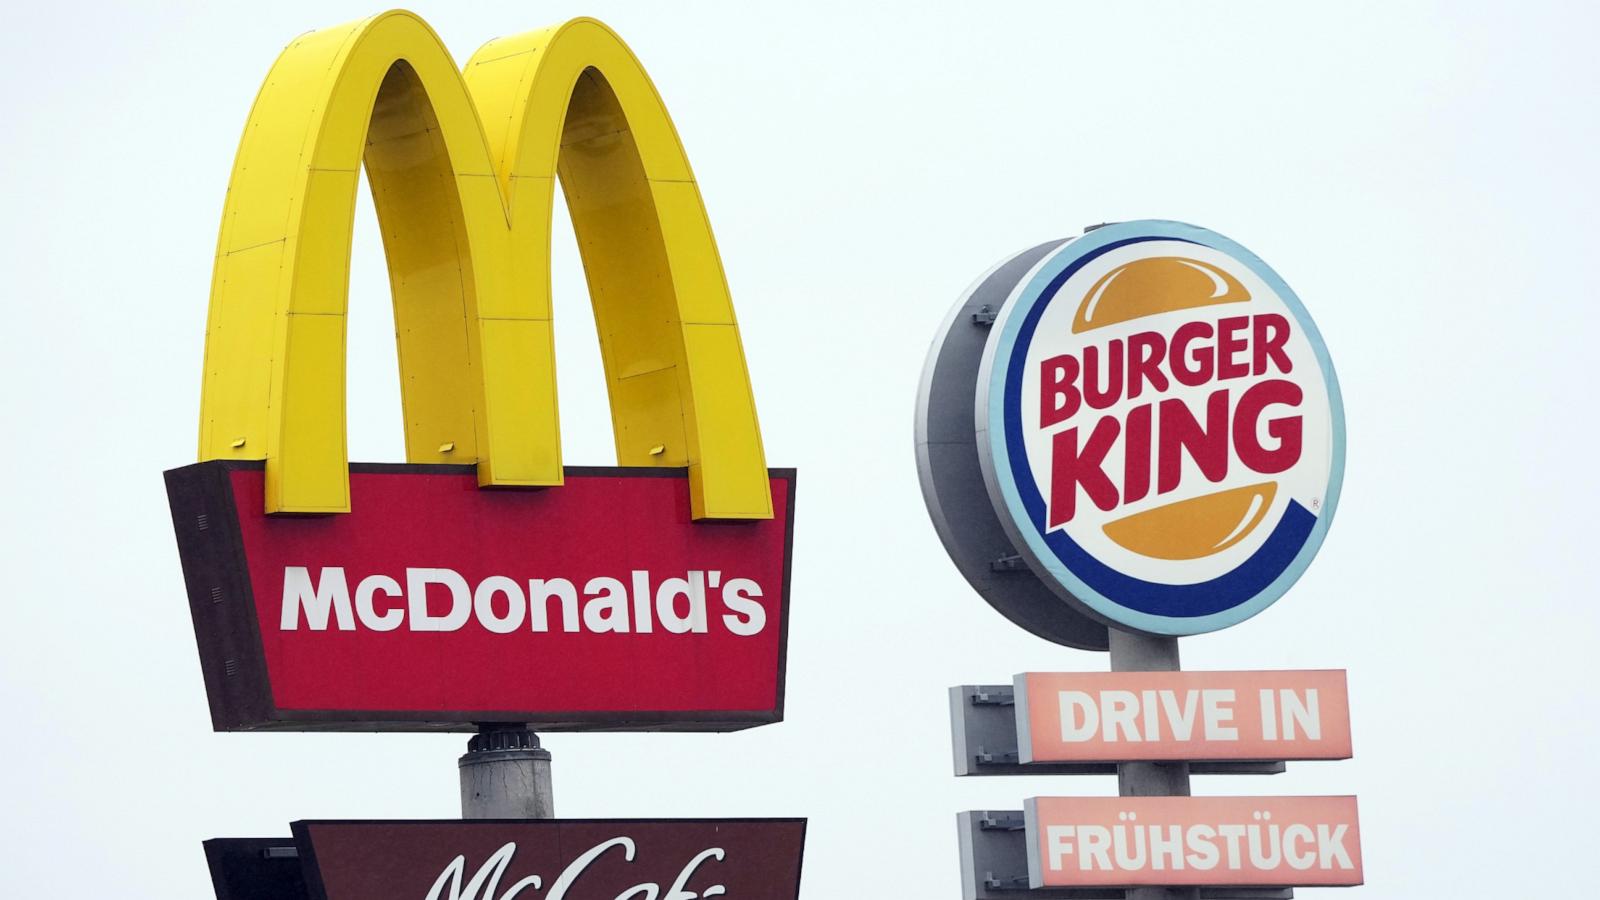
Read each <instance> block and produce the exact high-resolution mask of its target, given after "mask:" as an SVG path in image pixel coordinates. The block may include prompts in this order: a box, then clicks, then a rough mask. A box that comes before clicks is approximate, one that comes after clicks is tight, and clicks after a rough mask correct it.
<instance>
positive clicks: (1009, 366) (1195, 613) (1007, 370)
mask: <svg viewBox="0 0 1600 900" xmlns="http://www.w3.org/2000/svg"><path fill="white" fill-rule="evenodd" d="M1154 240H1175V241H1183V242H1187V243H1192V244H1198V245H1200V246H1204V247H1210V248H1213V249H1216V250H1219V251H1222V252H1223V253H1227V254H1228V255H1230V256H1232V257H1233V258H1234V259H1236V260H1238V261H1239V262H1240V263H1242V264H1243V265H1245V266H1247V267H1248V268H1249V269H1250V270H1251V271H1253V272H1255V274H1256V275H1257V276H1259V277H1260V278H1261V279H1262V280H1263V281H1265V282H1266V283H1267V284H1268V285H1269V286H1270V287H1271V288H1272V289H1273V290H1274V291H1275V292H1277V294H1278V296H1279V297H1280V298H1282V300H1283V302H1284V305H1285V306H1286V307H1288V309H1289V311H1290V313H1291V314H1292V315H1293V316H1294V317H1295V321H1296V323H1297V324H1298V325H1299V326H1300V327H1301V328H1302V329H1304V331H1305V334H1306V338H1307V340H1308V341H1309V342H1310V344H1311V348H1312V351H1313V352H1314V353H1315V354H1316V358H1317V364H1318V366H1319V367H1320V369H1321V371H1322V376H1323V380H1324V382H1325V384H1326V385H1327V392H1328V406H1329V410H1330V413H1331V416H1332V420H1333V421H1332V426H1333V460H1332V465H1331V467H1330V469H1329V473H1328V488H1327V491H1326V492H1325V496H1324V498H1323V508H1322V512H1321V515H1320V516H1319V515H1315V514H1313V513H1311V512H1310V511H1309V510H1307V509H1305V508H1304V507H1302V506H1301V505H1300V504H1299V503H1297V502H1294V501H1292V500H1291V501H1290V503H1289V507H1288V508H1287V509H1286V510H1285V512H1284V515H1283V517H1282V518H1281V519H1280V520H1279V521H1278V524H1277V525H1276V526H1275V527H1274V529H1273V531H1272V533H1271V534H1270V535H1268V538H1267V540H1266V542H1265V543H1263V544H1262V546H1261V547H1260V548H1258V549H1257V551H1256V552H1255V553H1254V554H1252V555H1251V557H1250V558H1249V559H1247V560H1246V561H1245V562H1243V563H1241V564H1240V565H1239V566H1237V567H1235V568H1234V569H1233V570H1231V571H1230V572H1227V573H1225V574H1223V575H1220V576H1218V577H1217V578H1214V579H1211V580H1210V581H1206V582H1200V583H1197V584H1188V585H1169V584H1160V583H1157V582H1149V581H1143V580H1141V579H1138V578H1134V577H1133V576H1130V575H1127V574H1125V573H1122V572H1120V571H1118V570H1116V569H1113V568H1111V567H1110V566H1107V565H1106V564H1104V563H1102V562H1100V561H1099V560H1098V559H1095V558H1094V557H1093V556H1090V555H1089V554H1088V553H1087V552H1086V551H1084V550H1083V549H1082V548H1081V547H1079V546H1078V545H1077V543H1076V542H1075V541H1073V540H1072V539H1071V538H1070V537H1068V536H1067V534H1066V533H1065V532H1063V531H1056V532H1047V531H1046V530H1045V529H1044V527H1043V524H1044V500H1043V496H1042V494H1041V493H1040V491H1039V487H1038V484H1037V483H1036V482H1035V480H1034V478H1033V473H1032V468H1031V466H1029V465H1028V464H1027V460H1026V451H1025V450H1024V448H1023V442H1022V439H1021V431H1022V417H1021V414H1020V412H1018V413H1016V414H1014V415H1009V416H1008V415H1007V411H1008V410H1017V409H1020V407H1019V404H1020V402H1021V397H1020V393H1021V391H1020V388H1021V381H1022V372H1023V369H1024V367H1025V360H1026V351H1027V348H1028V347H1029V345H1030V344H1031V342H1032V338H1033V331H1034V328H1035V326H1036V325H1037V324H1038V321H1039V318H1040V316H1042V314H1043V312H1044V310H1045V308H1047V307H1048V306H1049V304H1050V301H1051V300H1053V299H1054V297H1055V295H1056V293H1057V290H1058V289H1059V288H1060V286H1061V285H1062V284H1063V283H1065V281H1066V280H1067V279H1068V278H1070V277H1071V276H1072V275H1073V274H1074V273H1075V272H1077V271H1078V270H1079V269H1081V268H1082V267H1083V266H1084V265H1086V264H1087V263H1088V262H1089V261H1091V260H1093V259H1094V258H1096V257H1098V256H1100V255H1102V254H1104V253H1107V252H1109V251H1111V250H1114V249H1116V248H1118V247H1124V246H1127V245H1129V244H1135V243H1140V242H1143V241H1154ZM995 328H996V331H997V334H996V336H995V341H996V343H995V345H994V350H993V354H994V355H993V356H992V357H991V359H992V363H991V366H990V368H989V370H988V371H989V384H988V390H987V400H988V402H987V409H986V416H987V418H986V421H987V429H986V431H987V435H986V437H985V439H984V444H985V449H986V450H987V451H988V455H989V457H990V461H991V463H992V464H993V469H994V473H995V475H996V479H995V481H996V483H997V485H998V487H999V489H1000V493H1001V495H1002V499H1003V501H1004V502H1003V507H1004V508H1003V509H1002V510H1001V512H1002V513H1003V514H1004V515H1008V516H1010V518H1011V519H1012V520H1013V522H1014V523H1015V525H1016V526H1017V530H1018V531H1020V532H1021V535H1022V537H1023V540H1024V543H1025V544H1026V546H1025V548H1024V550H1025V551H1026V552H1027V553H1028V554H1029V555H1030V556H1032V557H1033V558H1034V561H1035V562H1036V563H1038V564H1039V565H1040V566H1041V567H1042V568H1043V569H1044V570H1045V571H1047V572H1049V573H1050V575H1051V576H1052V577H1053V578H1054V579H1055V580H1056V582H1057V583H1058V584H1059V585H1060V587H1062V588H1064V589H1065V590H1066V591H1067V593H1068V594H1070V595H1071V596H1072V597H1073V598H1074V599H1076V600H1077V601H1079V602H1080V603H1082V604H1083V605H1085V606H1087V607H1088V608H1089V610H1090V611H1092V612H1093V613H1095V614H1097V615H1098V616H1099V617H1101V618H1103V619H1105V620H1108V621H1110V622H1112V623H1114V624H1120V625H1125V626H1128V627H1132V628H1136V629H1139V630H1141V631H1146V632H1151V633H1155V634H1167V635H1186V634H1202V633H1204V632H1208V631H1216V630H1218V629H1221V628H1226V627H1228V626H1230V625H1236V624H1238V623H1239V622H1242V621H1244V620H1245V619H1248V618H1250V617H1251V616H1253V615H1255V614H1256V613H1259V612H1261V611H1262V610H1263V609H1266V608H1267V607H1268V606H1270V605H1272V604H1273V603H1274V602H1275V601H1277V599H1278V598H1279V597H1281V596H1283V594H1284V592H1286V591H1287V590H1288V589H1289V587H1290V586H1291V585H1293V584H1294V582H1295V581H1296V580H1298V579H1299V577H1300V576H1301V575H1302V574H1303V573H1304V572H1305V570H1306V567H1307V566H1309V565H1310V564H1311V560H1312V558H1313V557H1315V556H1316V554H1317V551H1318V549H1320V548H1321V546H1322V541H1323V538H1324V537H1325V535H1326V534H1327V530H1328V526H1329V525H1330V524H1331V523H1332V521H1333V516H1334V512H1335V510H1336V509H1337V508H1338V504H1339V492H1340V488H1341V486H1342V485H1343V482H1344V453H1345V428H1344V402H1343V398H1342V396H1341V394H1340V392H1339V381H1338V378H1337V377H1336V376H1335V374H1334V370H1333V362H1332V360H1331V359H1330V358H1329V356H1328V350H1327V346H1326V345H1325V344H1324V343H1323V341H1322V335H1321V333H1320V332H1318V331H1317V326H1316V323H1315V322H1313V321H1312V320H1311V316H1310V314H1309V313H1307V312H1306V309H1305V306H1304V305H1302V304H1301V302H1300V299H1299V297H1297V296H1296V295H1295V293H1294V291H1292V290H1290V288H1289V286H1288V285H1287V284H1285V283H1284V281H1283V279H1282V278H1280V277H1279V276H1278V274H1277V273H1276V272H1274V271H1273V270H1272V269H1271V268H1270V267H1269V266H1268V265H1267V264H1266V263H1265V262H1263V261H1262V260H1261V259H1260V258H1259V257H1257V256H1256V255H1255V254H1253V253H1251V252H1250V251H1248V250H1246V249H1245V248H1243V247H1241V246H1239V245H1238V244H1236V243H1234V242H1233V241H1231V240H1229V239H1227V238H1225V237H1223V236H1222V235H1220V234H1217V233H1216V232H1213V231H1209V230H1207V229H1204V228H1200V227H1197V226H1194V225H1186V224H1184V223H1181V222H1170V221H1164V220H1143V221H1137V222H1123V223H1119V224H1116V225H1108V226H1105V227H1103V228H1098V229H1096V230H1094V231H1092V232H1090V233H1089V234H1087V235H1084V236H1083V237H1081V238H1079V239H1077V240H1075V241H1073V242H1071V243H1069V244H1067V245H1066V246H1065V247H1063V248H1062V249H1061V250H1059V251H1057V253H1056V254H1055V255H1054V256H1052V257H1050V258H1048V259H1046V260H1045V261H1044V262H1043V263H1041V264H1040V265H1039V267H1038V268H1037V269H1035V271H1034V274H1033V275H1032V277H1031V278H1030V279H1029V280H1028V282H1027V283H1026V284H1025V285H1024V286H1022V288H1021V290H1020V292H1019V294H1018V296H1017V298H1016V300H1014V301H1013V302H1011V303H1008V304H1006V307H1005V308H1004V309H1003V310H1002V313H1001V317H1000V321H999V322H997V323H996V325H995ZM1019 347H1020V350H1021V352H1018V350H1019ZM1019 472H1020V475H1019ZM1069 563H1070V564H1069ZM1108 595H1115V596H1116V597H1118V599H1117V600H1113V599H1111V596H1108ZM1241 598H1243V599H1241Z"/></svg>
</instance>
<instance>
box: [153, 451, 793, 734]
mask: <svg viewBox="0 0 1600 900" xmlns="http://www.w3.org/2000/svg"><path fill="white" fill-rule="evenodd" d="M263 477H264V472H263V468H262V465H261V464H260V463H241V462H222V461H213V462H206V463H200V464H197V465H193V466H187V467H185V468H182V469H176V470H173V471H171V472H168V473H167V484H168V495H169V499H170V500H171V504H172V511H173V522H174V525H175V527H176V530H177V534H178V545H179V550H180V555H181V556H182V560H183V566H184V578H185V581H186V582H187V584H188V589H189V598H190V607H191V611H192V613H193V616H194V623H195V633H196V637H197V639H198V641H199V644H200V655H201V661H202V665H203V667H204V671H205V679H206V689H207V693H208V694H209V696H210V700H211V710H212V720H213V724H214V726H215V727H216V728H217V729H218V730H238V729H253V728H289V729H302V730H317V729H350V728H362V729H367V730H438V729H451V728H459V729H461V730H469V729H470V727H471V725H472V723H478V722H496V721H511V722H527V723H533V724H534V725H536V726H537V727H539V728H541V729H546V730H552V729H562V728H595V727H604V728H614V729H629V728H632V729H640V730H645V729H658V728H672V729H684V730H731V729H735V728H742V727H747V726H750V725H757V724H762V723H766V722H773V721H777V720H779V719H781V718H782V709H783V669H784V647H785V637H786V632H787V627H786V625H787V618H788V588H789V550H790V546H791V539H792V531H793V510H794V473H793V471H792V470H774V471H773V475H772V494H773V508H774V513H775V515H774V518H773V519H771V520H765V521H754V522H715V523H712V522H698V523H697V522H694V521H692V520H691V518H690V511H689V484H688V479H687V476H686V474H685V473H684V471H683V470H681V469H583V468H574V469H568V470H567V476H566V484H565V485H563V486H562V487H559V488H550V489H545V490H485V489H481V488H479V487H478V485H477V481H476V478H475V476H474V473H473V469H472V468H471V467H468V466H418V465H404V466H394V465H362V464H358V465H354V466H352V467H351V475H350V493H351V512H349V513H345V514H340V515H328V516H268V515H266V514H265V512H264V509H263V503H262V497H263V484H262V479H263Z"/></svg>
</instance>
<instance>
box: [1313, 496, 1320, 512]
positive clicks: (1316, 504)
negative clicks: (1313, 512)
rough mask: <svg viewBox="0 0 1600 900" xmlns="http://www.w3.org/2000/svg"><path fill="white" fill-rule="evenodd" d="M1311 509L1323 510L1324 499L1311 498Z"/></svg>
mask: <svg viewBox="0 0 1600 900" xmlns="http://www.w3.org/2000/svg"><path fill="white" fill-rule="evenodd" d="M1311 508H1312V509H1321V508H1322V498H1321V497H1312V498H1311Z"/></svg>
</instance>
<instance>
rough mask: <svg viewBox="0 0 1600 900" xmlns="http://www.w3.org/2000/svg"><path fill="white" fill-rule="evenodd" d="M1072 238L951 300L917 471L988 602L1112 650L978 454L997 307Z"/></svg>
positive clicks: (1039, 626)
mask: <svg viewBox="0 0 1600 900" xmlns="http://www.w3.org/2000/svg"><path fill="white" fill-rule="evenodd" d="M1065 243H1066V241H1050V242H1049V243H1044V244H1040V245H1039V246H1037V247H1033V248H1031V249H1028V250H1024V251H1023V252H1021V253H1019V254H1017V255H1016V256H1013V257H1011V258H1010V259H1007V260H1006V261H1004V262H1002V263H1000V264H999V265H998V266H995V267H994V268H993V269H991V270H990V271H989V272H987V273H986V274H984V276H983V277H981V278H979V279H978V281H977V282H976V283H975V284H973V286H972V287H971V288H970V289H969V290H968V291H967V292H966V294H964V295H963V296H962V297H961V299H960V300H959V301H957V302H956V305H955V307H954V308H953V309H951V311H950V314H949V316H948V317H946V319H945V321H944V324H943V325H942V326H941V327H940V329H939V334H938V337H936V338H935V339H934V342H933V347H932V348H931V349H930V350H929V351H928V361H927V364H926V365H925V366H924V367H923V370H922V383H921V385H919V387H918V389H917V422H916V441H917V474H918V476H919V478H920V479H921V482H922V498H923V500H924V501H926V502H927V504H928V515H929V517H931V518H932V519H933V526H934V529H935V530H937V531H938V533H939V539H940V540H941V541H943V542H944V547H945V550H946V551H947V552H948V553H949V554H950V558H951V559H952V560H953V561H954V562H955V564H956V568H957V569H959V570H960V571H961V574H962V576H964V577H965V578H966V579H967V582H968V583H969V584H971V585H972V587H973V589H974V590H976V591H977V592H978V593H979V594H980V595H981V596H982V597H983V599H985V600H987V601H988V602H989V605H990V606H992V607H994V608H995V609H996V610H997V611H998V612H999V613H1000V614H1001V615H1003V616H1005V617H1006V618H1008V619H1010V620H1011V621H1012V622H1014V623H1016V624H1017V625H1019V626H1021V627H1022V628H1025V629H1027V630H1028V631H1029V632H1032V633H1033V634H1035V635H1038V636H1039V637H1042V638H1044V639H1045V640H1047V641H1054V642H1055V643H1057V644H1064V645H1066V646H1068V647H1076V648H1078V649H1080V650H1106V649H1109V647H1110V638H1109V637H1108V636H1107V633H1106V627H1105V626H1104V625H1102V624H1100V623H1099V622H1096V621H1094V620H1092V619H1090V618H1089V617H1087V616H1085V615H1083V614H1082V613H1080V612H1078V611H1077V610H1075V609H1073V608H1072V607H1071V606H1070V605H1068V604H1067V602H1066V601H1065V600H1062V599H1061V598H1060V597H1059V596H1057V595H1056V594H1055V593H1054V592H1052V591H1051V590H1050V588H1049V587H1048V586H1047V585H1046V584H1045V583H1044V582H1043V581H1041V580H1039V577H1038V576H1037V575H1035V574H1034V573H1033V570H1032V569H1030V568H1029V567H1028V565H1027V563H1025V562H1024V561H1023V560H1022V557H1021V555H1020V554H1019V553H1018V551H1017V548H1016V545H1015V544H1013V543H1012V541H1011V538H1010V537H1008V536H1007V535H1006V531H1005V527H1004V526H1003V525H1001V523H1000V517H999V516H998V515H996V513H995V510H994V504H993V503H992V501H991V500H990V499H989V491H988V488H987V487H986V486H985V485H984V481H983V470H982V468H981V467H980V464H979V461H978V445H977V434H976V427H977V418H976V416H977V410H976V406H977V384H978V368H979V365H980V364H981V363H982V361H983V348H984V344H985V343H987V341H988V339H989V331H990V325H992V324H993V322H994V314H995V312H997V311H998V310H999V309H1000V307H1001V306H1002V305H1004V304H1005V302H1006V301H1007V300H1008V299H1009V298H1010V296H1011V293H1012V291H1013V290H1014V289H1015V288H1016V287H1017V285H1018V284H1020V283H1021V282H1022V280H1023V279H1024V278H1025V277H1026V276H1027V274H1028V273H1029V272H1030V271H1032V269H1033V267H1034V266H1035V265H1037V264H1038V263H1039V262H1040V260H1042V259H1044V258H1045V257H1046V256H1047V255H1049V254H1050V253H1051V252H1053V251H1054V250H1056V249H1058V248H1059V247H1061V246H1062V245H1063V244H1065Z"/></svg>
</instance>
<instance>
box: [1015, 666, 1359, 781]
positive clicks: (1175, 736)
mask: <svg viewBox="0 0 1600 900" xmlns="http://www.w3.org/2000/svg"><path fill="white" fill-rule="evenodd" d="M1015 685H1016V698H1017V701H1016V712H1017V737H1018V750H1019V757H1020V759H1021V761H1022V762H1024V763H1038V762H1123V761H1137V760H1185V759H1204V760H1281V759H1349V758H1350V702H1349V692H1348V690H1347V688H1346V686H1345V674H1344V672H1343V671H1339V670H1322V671H1295V672H1029V673H1027V674H1024V675H1018V676H1017V677H1016V681H1015Z"/></svg>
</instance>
